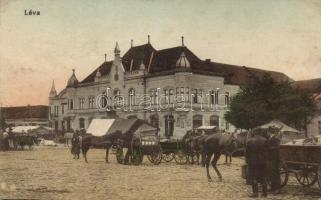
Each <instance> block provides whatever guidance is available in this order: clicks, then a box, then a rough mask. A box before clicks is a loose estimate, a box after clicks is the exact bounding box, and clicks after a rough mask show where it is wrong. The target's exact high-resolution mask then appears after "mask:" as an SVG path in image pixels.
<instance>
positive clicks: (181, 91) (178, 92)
mask: <svg viewBox="0 0 321 200" xmlns="http://www.w3.org/2000/svg"><path fill="white" fill-rule="evenodd" d="M184 94H185V88H184V87H180V88H179V87H178V88H176V101H177V102H186V101H187V98H186V96H184Z"/></svg>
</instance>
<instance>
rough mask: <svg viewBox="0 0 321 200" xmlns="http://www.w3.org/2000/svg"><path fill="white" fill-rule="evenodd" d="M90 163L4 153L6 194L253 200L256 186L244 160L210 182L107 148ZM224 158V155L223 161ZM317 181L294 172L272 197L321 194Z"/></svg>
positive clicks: (0, 176)
mask: <svg viewBox="0 0 321 200" xmlns="http://www.w3.org/2000/svg"><path fill="white" fill-rule="evenodd" d="M88 159H89V164H86V163H85V162H84V160H83V158H82V157H81V159H80V160H74V159H72V155H71V154H70V153H69V149H67V148H62V147H58V148H36V149H34V150H32V151H12V152H0V199H1V198H24V199H25V198H32V199H168V200H170V199H173V200H174V199H248V197H247V193H248V192H249V189H250V187H249V186H247V185H245V181H244V180H243V179H242V178H241V170H240V169H241V165H242V163H243V162H244V161H243V160H242V159H239V158H234V160H233V164H232V165H231V166H226V165H219V169H220V170H221V172H222V174H223V181H222V182H218V181H217V179H216V177H215V173H214V170H213V169H211V174H212V177H213V182H208V181H207V179H206V176H205V169H204V168H201V167H200V166H191V165H177V164H175V163H174V162H171V163H161V164H160V165H158V166H153V165H152V164H151V163H149V161H148V160H147V159H146V158H144V163H143V165H141V166H124V165H120V164H117V163H116V160H115V156H114V155H112V154H111V155H110V163H108V164H106V163H105V162H104V150H93V149H91V150H90V151H89V154H88ZM222 162H223V159H221V160H220V163H222ZM320 198H321V193H320V192H319V189H318V187H317V186H316V185H315V186H313V187H312V188H306V189H304V188H302V187H301V186H300V185H299V184H298V183H297V181H296V180H295V178H294V177H290V181H289V183H288V185H287V186H285V187H284V189H283V190H282V194H281V195H278V196H274V195H269V196H268V199H291V200H292V199H320Z"/></svg>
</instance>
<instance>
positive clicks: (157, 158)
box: [147, 153, 162, 165]
mask: <svg viewBox="0 0 321 200" xmlns="http://www.w3.org/2000/svg"><path fill="white" fill-rule="evenodd" d="M147 158H148V160H149V161H150V162H151V163H153V164H154V165H159V164H160V163H161V162H162V154H161V153H152V154H150V155H147Z"/></svg>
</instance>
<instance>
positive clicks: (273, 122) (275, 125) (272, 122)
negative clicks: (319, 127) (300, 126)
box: [260, 120, 300, 133]
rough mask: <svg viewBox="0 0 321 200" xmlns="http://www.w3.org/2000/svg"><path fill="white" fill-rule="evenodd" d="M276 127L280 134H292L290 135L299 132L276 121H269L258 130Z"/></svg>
mask: <svg viewBox="0 0 321 200" xmlns="http://www.w3.org/2000/svg"><path fill="white" fill-rule="evenodd" d="M273 126H274V127H276V128H281V132H292V133H300V131H298V130H296V129H294V128H292V127H290V126H288V125H286V124H284V123H283V122H280V121H278V120H273V121H270V122H269V123H266V124H263V125H261V126H260V128H269V127H273Z"/></svg>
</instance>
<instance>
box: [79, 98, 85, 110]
mask: <svg viewBox="0 0 321 200" xmlns="http://www.w3.org/2000/svg"><path fill="white" fill-rule="evenodd" d="M84 104H85V99H84V98H82V97H81V98H79V109H84Z"/></svg>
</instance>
